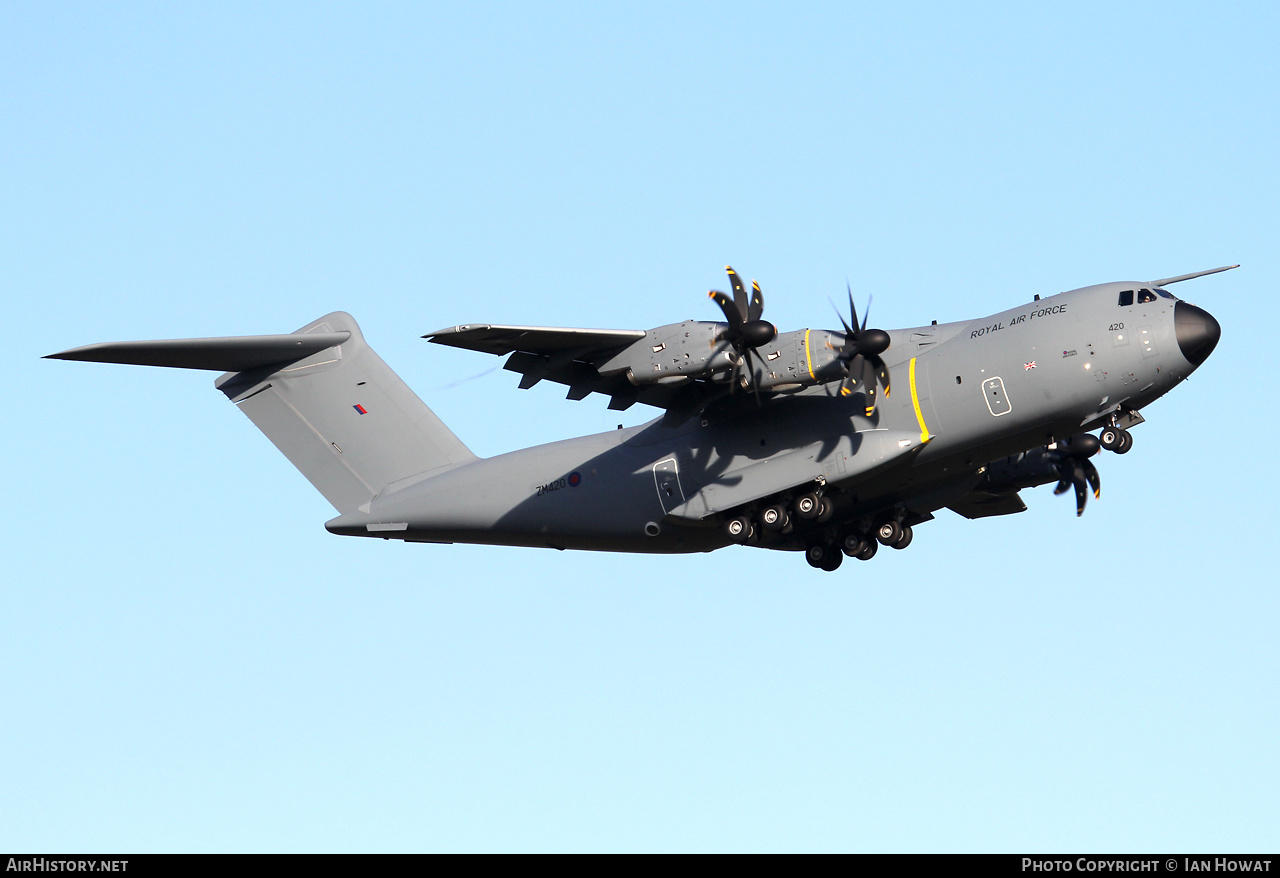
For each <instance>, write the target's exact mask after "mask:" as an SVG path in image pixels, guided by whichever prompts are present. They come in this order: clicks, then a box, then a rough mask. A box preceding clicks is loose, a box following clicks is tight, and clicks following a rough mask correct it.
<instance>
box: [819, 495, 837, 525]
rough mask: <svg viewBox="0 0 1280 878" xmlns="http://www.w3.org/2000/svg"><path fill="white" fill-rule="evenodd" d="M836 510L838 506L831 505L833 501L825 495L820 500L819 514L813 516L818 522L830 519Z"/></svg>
mask: <svg viewBox="0 0 1280 878" xmlns="http://www.w3.org/2000/svg"><path fill="white" fill-rule="evenodd" d="M835 511H836V508H835V507H834V506H832V505H831V501H830V500H828V499H827V498H826V497H823V498H822V499H821V500H819V501H818V514H817V515H815V516H814V517H813V520H814V521H816V522H817V523H818V524H822V523H824V522H827V521H830V520H831V516H832V514H833V513H834V512H835Z"/></svg>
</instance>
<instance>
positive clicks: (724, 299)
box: [707, 290, 742, 338]
mask: <svg viewBox="0 0 1280 878" xmlns="http://www.w3.org/2000/svg"><path fill="white" fill-rule="evenodd" d="M707 295H708V296H709V297H711V298H712V299H715V302H716V304H717V305H719V306H720V310H721V311H723V312H724V319H725V320H727V321H729V336H730V337H731V338H732V337H735V336H737V334H738V332H739V331H740V330H741V329H742V315H741V314H739V313H738V309H737V308H736V307H734V304H733V300H732V299H730V298H729V297H728V296H727V295H725V294H724V293H722V292H720V291H719V290H712V291H711V292H709V293H707Z"/></svg>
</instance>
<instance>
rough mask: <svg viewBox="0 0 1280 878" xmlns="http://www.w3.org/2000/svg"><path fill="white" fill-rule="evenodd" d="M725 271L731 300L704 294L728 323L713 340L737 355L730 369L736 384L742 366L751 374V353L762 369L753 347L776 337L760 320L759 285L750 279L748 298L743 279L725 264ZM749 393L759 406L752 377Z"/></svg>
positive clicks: (774, 329)
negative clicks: (753, 395)
mask: <svg viewBox="0 0 1280 878" xmlns="http://www.w3.org/2000/svg"><path fill="white" fill-rule="evenodd" d="M724 270H725V271H726V272H728V274H729V283H730V284H732V286H733V298H732V299H730V298H729V297H728V296H727V295H726V294H724V293H722V292H720V291H719V290H712V291H711V292H709V293H707V295H708V296H710V297H711V298H712V299H714V300H715V303H716V304H717V305H719V306H720V310H721V311H723V312H724V317H725V320H726V321H728V323H729V327H728V329H726V330H725V331H724V332H722V333H720V334H719V335H718V336H717V337H716V341H727V342H728V343H729V345H730V346H731V347H732V348H733V352H734V353H735V354H736V355H737V361H736V362H735V364H734V367H733V383H734V384H737V383H738V370H739V369H741V368H742V367H743V366H744V365H745V366H746V367H747V375H748V376H751V375H752V371H751V363H750V357H751V356H752V355H753V354H754V355H755V357H756V359H758V360H760V365H761V366H762V367H763V366H764V360H763V359H762V358H761V357H760V354H759V353H758V352H757V351H756V348H758V347H761V346H762V345H767V344H768V343H769V342H771V341H773V340H774V339H775V338H777V336H778V330H777V327H775V326H774V325H773V324H772V323H770V322H769V321H768V320H761V319H760V315H761V313H763V312H764V293H762V292H760V284H758V283H756V282H755V281H754V280H753V281H752V282H751V293H750V295H748V294H747V288H746V287H745V286H744V285H743V283H742V278H741V277H739V276H738V273H737V272H736V271H734V270H733V266H731V265H726V266H725V267H724ZM751 390H752V391H753V392H754V393H755V395H756V402H757V403H759V402H760V390H759V388H757V387H756V382H755V379H754V377H752V378H751Z"/></svg>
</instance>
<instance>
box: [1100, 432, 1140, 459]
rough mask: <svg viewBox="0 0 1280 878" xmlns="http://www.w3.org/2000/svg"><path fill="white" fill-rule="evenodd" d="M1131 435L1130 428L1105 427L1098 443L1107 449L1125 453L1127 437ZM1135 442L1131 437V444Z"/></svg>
mask: <svg viewBox="0 0 1280 878" xmlns="http://www.w3.org/2000/svg"><path fill="white" fill-rule="evenodd" d="M1128 435H1129V431H1128V430H1123V429H1121V428H1120V427H1105V428H1103V430H1102V433H1101V434H1099V436H1098V444H1099V445H1101V446H1102V447H1103V448H1105V449H1107V451H1114V452H1115V453H1116V454H1124V448H1125V437H1126V436H1128ZM1132 444H1133V438H1132V437H1130V438H1129V445H1132Z"/></svg>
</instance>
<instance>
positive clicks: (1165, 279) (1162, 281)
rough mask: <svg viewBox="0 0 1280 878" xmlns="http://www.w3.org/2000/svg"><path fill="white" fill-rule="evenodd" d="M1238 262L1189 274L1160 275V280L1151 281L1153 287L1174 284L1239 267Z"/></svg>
mask: <svg viewBox="0 0 1280 878" xmlns="http://www.w3.org/2000/svg"><path fill="white" fill-rule="evenodd" d="M1239 267H1240V265H1239V263H1237V264H1235V265H1224V266H1222V267H1221V268H1210V269H1209V270H1207V271H1193V272H1192V273H1191V274H1180V275H1178V276H1177V277H1162V278H1160V280H1153V281H1151V285H1152V286H1153V287H1164V286H1168V285H1169V284H1176V283H1179V282H1181V281H1184V280H1194V279H1195V278H1197V277H1204V276H1205V275H1206V274H1217V273H1218V272H1220V271H1230V270H1231V269H1233V268H1239Z"/></svg>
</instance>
